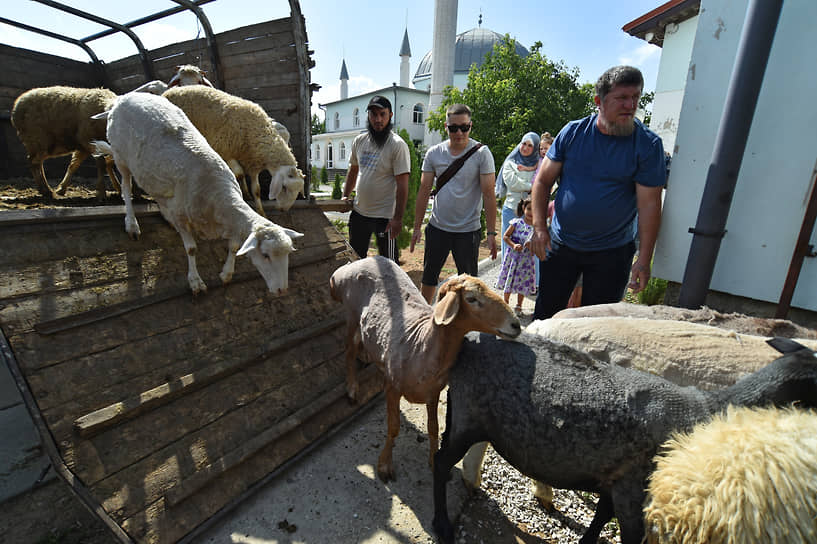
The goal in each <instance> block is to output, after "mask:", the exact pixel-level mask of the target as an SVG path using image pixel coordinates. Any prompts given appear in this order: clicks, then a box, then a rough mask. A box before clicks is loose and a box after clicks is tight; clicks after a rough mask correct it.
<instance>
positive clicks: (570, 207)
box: [547, 114, 667, 251]
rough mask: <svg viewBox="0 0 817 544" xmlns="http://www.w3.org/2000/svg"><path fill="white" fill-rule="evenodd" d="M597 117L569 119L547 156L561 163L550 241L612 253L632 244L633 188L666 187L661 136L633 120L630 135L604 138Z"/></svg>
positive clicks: (634, 203)
mask: <svg viewBox="0 0 817 544" xmlns="http://www.w3.org/2000/svg"><path fill="white" fill-rule="evenodd" d="M597 116H598V114H593V115H590V116H589V117H585V118H584V119H579V120H577V121H571V122H570V123H568V124H567V125H566V126H565V127H564V128H563V129H562V130H561V131H560V132H559V134H558V135H557V136H556V139H555V140H554V141H553V145H552V146H551V147H550V149H549V150H548V152H547V156H548V158H549V159H550V160H552V161H556V162H560V163H562V173H561V178H560V180H559V190H558V191H557V192H556V213H555V214H554V216H553V221H552V223H551V237H552V238H553V240H555V241H556V242H558V243H560V244H563V245H566V246H568V247H570V248H571V249H575V250H577V251H597V250H601V249H612V248H616V247H621V246H623V245H624V244H627V243H629V242H632V241H633V240H635V236H636V228H637V211H638V209H637V207H636V195H635V184H636V183H638V184H640V185H644V186H647V187H661V186H663V185H664V184H665V183H666V177H667V172H666V165H665V162H664V161H665V159H664V145H663V144H662V142H661V138H660V137H659V136H658V135H657V134H655V133H654V132H652V131H651V130H650V129H648V128H647V127H645V126H644V125H643V124H642V123H641V122H640V121H638V120H637V119H636V120H635V121H634V122H635V130H634V131H633V133H632V134H631V135H630V136H608V135H606V134H602V133H601V132H600V131H599V129H598V127H597V126H596V117H597Z"/></svg>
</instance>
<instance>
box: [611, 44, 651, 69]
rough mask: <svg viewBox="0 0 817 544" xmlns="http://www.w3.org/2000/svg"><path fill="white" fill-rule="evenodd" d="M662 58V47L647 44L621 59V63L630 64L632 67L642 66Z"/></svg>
mask: <svg viewBox="0 0 817 544" xmlns="http://www.w3.org/2000/svg"><path fill="white" fill-rule="evenodd" d="M660 56H661V48H660V47H658V46H657V45H653V44H650V43H646V42H645V43H642V44H641V45H639V46H638V47H636V48H635V49H634V50H632V51H630V52H628V53H626V54H624V55H622V56H621V57H619V63H620V64H628V65H630V66H642V65H644V64H646V63H647V62H649V61H651V60H653V59H658V58H659V57H660Z"/></svg>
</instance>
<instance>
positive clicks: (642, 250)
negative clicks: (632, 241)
mask: <svg viewBox="0 0 817 544" xmlns="http://www.w3.org/2000/svg"><path fill="white" fill-rule="evenodd" d="M663 189H664V188H663V187H647V186H644V185H639V184H637V183H636V185H635V196H636V205H637V206H638V237H639V246H638V259H636V261H635V263H634V264H633V268H632V271H631V278H630V284H629V285H628V287H629V288H630V289H632V290H633V293H639V292H641V291H643V290H644V288H645V287H646V286H647V282H648V281H650V275H651V269H652V255H653V251H654V250H655V241H656V240H657V239H658V229H659V228H660V227H661V191H662V190H663Z"/></svg>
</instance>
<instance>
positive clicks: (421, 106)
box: [311, 0, 528, 180]
mask: <svg viewBox="0 0 817 544" xmlns="http://www.w3.org/2000/svg"><path fill="white" fill-rule="evenodd" d="M437 3H438V7H437V13H436V14H435V27H436V29H435V32H434V42H435V43H434V48H432V50H431V51H429V52H428V53H426V54H425V55H424V56H423V58H422V60H421V61H420V64H419V65H418V67H417V70H416V71H415V73H414V77H412V78H411V81H409V77H410V67H409V59H410V58H411V47H410V45H409V37H408V30H406V31H405V32H404V33H403V41H402V44H401V47H400V51H399V53H398V55H399V57H400V83H399V84H397V83H393V84H392V85H391V86H390V87H384V88H382V89H376V90H373V91H371V92H368V93H364V94H361V95H358V96H352V97H350V96H349V93H348V81H349V72H348V70H347V67H346V60H345V59H344V60H343V62H342V65H341V69H340V100H337V101H335V102H330V103H327V104H321V107H322V108H325V112H326V133H324V134H315V135H313V136H312V144H311V156H312V165H313V166H316V167H317V168H318V169H320V168H323V167H325V168H326V170H327V172H328V173H329V179H330V180H331V179H333V178H334V176H335V174H336V173H339V174H341V175H345V174H346V170H347V169H348V167H349V153H350V151H351V147H352V140H354V139H355V136H357V135H358V134H360V133H361V132H362V131H364V130H366V106H367V105H368V103H369V99H370V98H371V97H372V96H374V95H376V94H379V95H383V96H385V97H386V98H388V99H389V100H390V101H391V103H392V107H393V109H394V118H393V122H394V130H395V131H397V130H400V129H406V131H407V132H408V133H409V136H410V137H411V139H412V141H413V142H414V144H415V145H416V146H418V147H422V148H423V149H425V148H427V147H429V146H430V145H433V144H435V143H437V142H439V141H440V137H439V134H438V133H436V132H430V131H429V130H428V128H427V127H426V114H427V112H428V111H429V110H436V109H437V108H438V107H439V105H440V103H441V102H442V99H441V96H442V89H443V87H445V86H446V85H453V86H454V87H456V88H458V89H463V88H464V87H465V86H466V84H467V82H468V72H469V70H470V69H471V65H473V64H476V65H477V66H481V65H482V63H483V62H484V61H485V56H486V55H487V54H488V53H489V52H491V51H493V48H494V45H496V44H497V43H499V42H500V41H501V40H502V39H503V35H502V34H499V33H497V32H494V31H492V30H488V29H486V28H482V15H480V16H479V23H478V26H477V28H472V29H471V30H467V31H465V32H463V33H461V34H457V35H456V36H454V33H455V29H456V6H455V7H454V10H453V14H452V13H451V12H450V11H449V12H447V13H445V12H444V13H440V9H441V7H440V4H443V6H442V9H446V7H445V4H446V2H444V1H439V0H438V2H437ZM451 15H453V17H451ZM446 35H447V36H449V37H450V38H448V39H447V38H446ZM448 40H450V41H448ZM446 41H448V43H451V41H453V42H454V48H453V50H451V48H450V47H449V48H448V50H449V51H450V52H448V51H446V50H445V47H444V44H445V42H446ZM438 42H439V43H438ZM437 50H440V53H439V54H438V55H436V57H437V58H440V59H442V61H441V62H439V63H437V65H433V64H432V60H433V57H435V55H433V53H434V51H437ZM516 51H517V53H519V54H520V55H522V56H525V55H527V54H528V50H527V49H526V48H524V47H522V46H521V45H519V44H517V45H516ZM452 53H453V55H452ZM451 68H453V70H452V69H451ZM435 69H436V70H437V72H436V73H435V71H434V70H435ZM440 70H442V71H443V72H444V73H443V74H440ZM410 85H411V86H410Z"/></svg>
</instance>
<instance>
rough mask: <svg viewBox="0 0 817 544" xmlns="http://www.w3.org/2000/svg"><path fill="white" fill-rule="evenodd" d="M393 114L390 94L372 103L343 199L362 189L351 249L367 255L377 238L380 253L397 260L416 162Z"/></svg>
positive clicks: (357, 197) (356, 143) (355, 145)
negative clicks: (395, 125)
mask: <svg viewBox="0 0 817 544" xmlns="http://www.w3.org/2000/svg"><path fill="white" fill-rule="evenodd" d="M393 115H394V114H393V113H392V109H391V102H389V99H388V98H386V97H385V96H380V95H375V96H373V97H372V99H371V100H369V105H368V106H367V108H366V126H367V131H366V132H364V133H363V134H360V135H359V136H357V137H356V138H355V139H354V141H353V142H352V152H351V156H350V158H349V170H348V171H347V172H346V183H345V184H344V186H343V198H344V199H349V195H351V194H352V191H353V190H354V189H355V187H357V192H356V194H355V202H354V206H353V208H352V213H351V214H350V215H349V245H351V246H352V249H354V250H355V252H356V253H357V254H358V255H359V256H360V257H361V258H364V257H366V254H367V253H368V250H369V242H370V241H371V239H372V234H374V235H375V238H376V240H377V250H378V252H379V253H380V255H383V256H384V257H389V258H390V259H392V260H393V261H395V262H397V244H396V240H395V238H397V235H398V234H400V229H401V228H402V226H403V212H404V211H405V208H406V197H407V195H408V180H409V172H410V171H411V159H410V156H409V149H408V145H407V144H406V142H404V141H403V138H401V137H400V136H398V135H397V134H395V133H394V132H393V131H392V121H391V119H392V116H393ZM358 174H360V176H358Z"/></svg>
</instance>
